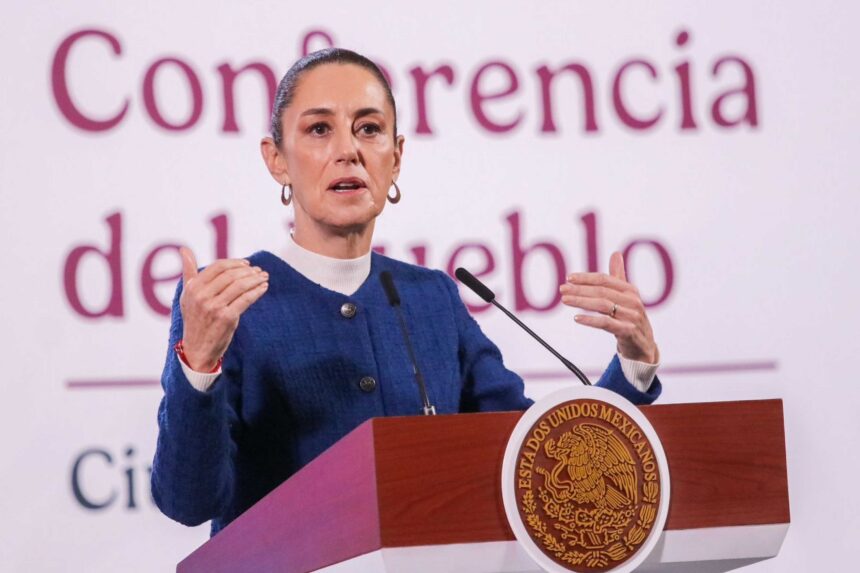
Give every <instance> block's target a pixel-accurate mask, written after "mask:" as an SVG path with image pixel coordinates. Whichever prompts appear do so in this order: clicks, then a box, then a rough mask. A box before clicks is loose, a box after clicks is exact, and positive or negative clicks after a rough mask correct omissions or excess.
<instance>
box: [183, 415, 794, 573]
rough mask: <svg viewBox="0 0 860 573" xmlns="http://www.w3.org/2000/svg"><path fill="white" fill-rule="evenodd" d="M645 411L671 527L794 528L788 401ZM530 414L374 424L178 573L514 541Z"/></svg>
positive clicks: (315, 563)
mask: <svg viewBox="0 0 860 573" xmlns="http://www.w3.org/2000/svg"><path fill="white" fill-rule="evenodd" d="M641 411H642V412H643V414H645V416H646V417H647V418H648V419H649V421H650V422H651V424H652V425H653V426H654V429H655V430H656V431H657V433H658V435H659V436H660V439H661V441H662V443H663V448H664V450H665V452H666V456H667V458H668V462H669V471H670V474H671V480H672V499H671V505H670V508H669V515H668V518H667V521H666V526H665V529H666V530H673V529H674V530H686V529H698V528H709V527H725V526H739V525H759V524H775V523H788V522H789V521H790V515H789V506H788V480H787V473H786V465H785V440H784V430H783V417H782V401H781V400H759V401H744V402H715V403H702V404H668V405H656V406H643V407H641ZM521 415H522V413H521V412H509V413H508V412H504V413H486V414H460V415H453V416H435V417H426V416H413V417H400V418H376V419H373V420H369V421H367V422H365V423H364V424H362V425H361V426H359V427H358V428H356V429H355V430H354V431H352V432H351V433H350V434H349V435H347V436H346V437H344V438H343V439H342V440H341V441H339V442H338V443H337V444H335V445H334V446H332V447H331V448H330V449H329V450H327V451H326V452H324V453H323V454H322V455H320V456H319V457H318V458H317V459H316V460H314V461H313V462H312V463H310V464H308V465H307V466H306V467H305V468H303V469H302V470H301V471H299V472H298V473H296V474H295V475H294V476H293V477H292V478H290V479H289V480H287V481H286V482H285V483H283V484H282V485H280V486H279V487H278V488H276V489H275V490H274V491H272V492H271V493H270V494H269V495H267V496H266V497H265V498H263V499H262V500H261V501H260V502H258V503H257V504H256V505H255V506H254V507H252V508H251V509H249V510H248V511H247V512H245V513H244V514H243V515H242V516H240V517H239V518H238V519H236V520H235V521H234V522H233V523H231V524H230V525H229V526H228V527H226V528H225V529H224V530H222V531H221V532H220V533H219V534H218V535H216V536H215V537H214V538H212V539H211V540H209V541H208V542H207V543H205V544H204V545H202V546H201V547H200V548H198V549H197V550H196V551H195V552H194V553H192V554H191V555H189V556H188V557H187V558H186V559H185V560H184V561H182V562H181V563H180V564H179V566H178V567H177V571H178V572H180V573H190V572H197V571H206V572H207V573H215V572H218V571H231V572H235V571H249V572H250V571H255V572H257V571H288V572H300V571H302V572H303V571H312V570H314V569H318V568H321V567H324V566H326V565H330V564H332V563H337V562H340V561H343V560H346V559H350V558H352V557H355V556H357V555H362V554H365V553H368V552H371V551H375V550H377V549H380V548H383V547H402V546H415V545H443V544H452V543H478V542H484V541H503V540H513V539H514V535H513V532H512V531H511V529H510V527H509V526H508V523H507V519H506V517H505V511H504V508H503V505H502V495H501V466H502V458H503V455H504V451H505V447H506V445H507V441H508V438H509V436H510V433H511V431H512V430H513V428H514V426H515V425H516V423H517V421H518V420H519V418H520V416H521Z"/></svg>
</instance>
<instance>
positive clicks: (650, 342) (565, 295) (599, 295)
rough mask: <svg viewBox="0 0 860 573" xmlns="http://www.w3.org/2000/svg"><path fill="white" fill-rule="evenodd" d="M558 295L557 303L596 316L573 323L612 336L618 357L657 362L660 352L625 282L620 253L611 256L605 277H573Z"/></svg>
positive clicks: (585, 316)
mask: <svg viewBox="0 0 860 573" xmlns="http://www.w3.org/2000/svg"><path fill="white" fill-rule="evenodd" d="M559 291H561V302H562V303H564V304H566V305H567V306H572V307H574V308H581V309H583V310H589V311H593V312H597V313H599V314H597V315H591V314H577V315H576V316H574V320H576V322H578V323H579V324H584V325H586V326H590V327H592V328H599V329H601V330H605V331H606V332H611V333H612V334H614V335H615V338H616V339H617V340H618V353H619V354H620V355H621V356H623V357H624V358H629V359H630V360H638V361H639V362H647V363H649V364H656V363H657V362H659V360H660V351H659V349H658V348H657V343H656V342H654V333H653V332H652V331H651V323H650V322H648V314H647V313H646V312H645V305H644V304H642V298H641V297H640V296H639V290H638V289H637V288H636V287H634V286H633V285H632V284H630V283H629V282H627V275H626V274H625V272H624V258H623V257H622V256H621V253H618V252H615V253H612V256H611V257H610V259H609V274H608V275H607V274H605V273H573V274H572V275H570V276H568V277H567V282H566V283H564V284H563V285H561V286H560V287H559Z"/></svg>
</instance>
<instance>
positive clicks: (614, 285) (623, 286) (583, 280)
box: [564, 273, 637, 293]
mask: <svg viewBox="0 0 860 573" xmlns="http://www.w3.org/2000/svg"><path fill="white" fill-rule="evenodd" d="M564 284H570V285H575V286H601V287H605V288H611V289H613V290H617V291H618V292H629V293H636V292H637V291H636V287H634V286H633V285H632V284H630V283H628V282H627V281H623V280H621V279H619V278H618V277H613V276H611V275H607V274H605V273H573V274H570V275H568V277H567V281H566V282H565V283H564Z"/></svg>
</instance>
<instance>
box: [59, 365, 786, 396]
mask: <svg viewBox="0 0 860 573" xmlns="http://www.w3.org/2000/svg"><path fill="white" fill-rule="evenodd" d="M776 369H777V363H776V361H775V360H766V361H760V362H722V363H711V364H678V365H674V366H673V365H663V366H661V367H660V371H659V374H660V376H665V375H667V374H668V375H672V374H732V373H742V372H756V371H763V370H776ZM585 373H586V375H588V376H589V377H591V378H596V377H598V376H600V375H601V374H602V373H603V371H602V370H587V371H586V372H585ZM520 376H522V377H523V378H524V379H526V380H558V379H570V378H572V377H573V374H572V373H571V372H565V371H564V370H552V371H545V372H544V371H526V372H522V373H520ZM160 386H161V382H160V381H159V380H158V379H157V378H114V379H108V378H106V379H102V380H86V379H82V380H67V381H66V388H68V389H69V390H103V389H127V388H153V387H160Z"/></svg>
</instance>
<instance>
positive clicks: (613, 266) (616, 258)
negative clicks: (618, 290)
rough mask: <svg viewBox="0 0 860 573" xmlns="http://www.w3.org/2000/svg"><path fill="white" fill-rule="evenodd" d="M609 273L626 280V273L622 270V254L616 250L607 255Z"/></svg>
mask: <svg viewBox="0 0 860 573" xmlns="http://www.w3.org/2000/svg"><path fill="white" fill-rule="evenodd" d="M609 274H610V275H612V276H613V277H615V278H617V279H621V280H622V281H624V282H627V273H626V272H625V270H624V256H623V255H622V254H621V253H619V252H618V251H615V252H614V253H612V256H610V257H609Z"/></svg>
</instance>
